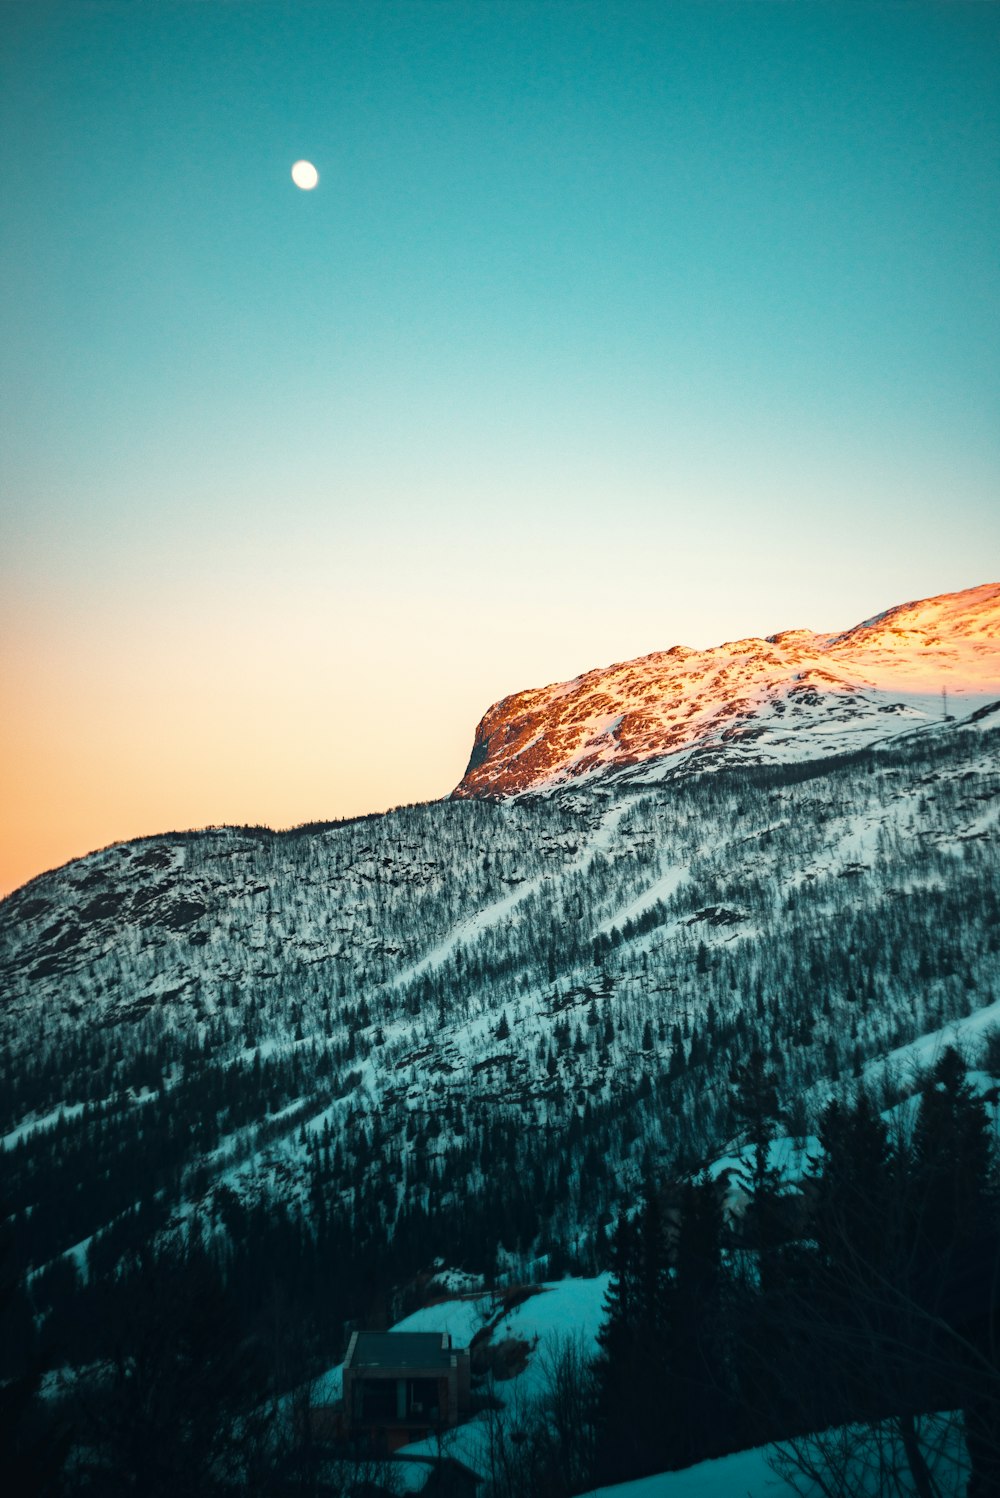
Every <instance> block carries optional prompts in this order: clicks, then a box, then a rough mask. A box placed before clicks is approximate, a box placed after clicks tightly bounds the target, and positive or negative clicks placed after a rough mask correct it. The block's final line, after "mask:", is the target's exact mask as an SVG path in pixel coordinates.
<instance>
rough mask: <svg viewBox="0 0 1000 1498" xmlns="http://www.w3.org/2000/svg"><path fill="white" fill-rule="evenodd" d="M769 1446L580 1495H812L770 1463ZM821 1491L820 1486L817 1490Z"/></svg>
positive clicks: (668, 1497) (628, 1497)
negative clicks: (768, 1463) (771, 1467)
mask: <svg viewBox="0 0 1000 1498" xmlns="http://www.w3.org/2000/svg"><path fill="white" fill-rule="evenodd" d="M770 1449H771V1448H770V1447H767V1446H763V1447H758V1448H757V1449H756V1450H753V1451H738V1452H736V1453H735V1455H733V1456H723V1457H719V1458H718V1459H717V1460H716V1461H713V1462H699V1464H698V1465H697V1466H696V1467H687V1468H685V1470H684V1471H681V1472H661V1473H659V1474H657V1475H656V1476H655V1477H640V1478H638V1479H637V1480H636V1481H635V1482H621V1483H616V1484H615V1485H614V1486H613V1487H605V1488H593V1489H590V1490H588V1492H587V1494H585V1495H581V1498H791V1495H792V1494H797V1495H799V1498H804V1495H806V1494H810V1498H811V1490H810V1489H809V1488H803V1487H792V1486H791V1485H790V1484H789V1483H787V1482H784V1481H783V1480H782V1478H780V1477H778V1476H777V1475H776V1474H775V1473H774V1472H772V1471H771V1469H770V1467H769V1466H768V1465H767V1457H768V1454H769V1452H770ZM815 1491H816V1492H818V1491H819V1490H818V1489H815Z"/></svg>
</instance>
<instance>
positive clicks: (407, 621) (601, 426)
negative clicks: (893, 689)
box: [0, 0, 1000, 892]
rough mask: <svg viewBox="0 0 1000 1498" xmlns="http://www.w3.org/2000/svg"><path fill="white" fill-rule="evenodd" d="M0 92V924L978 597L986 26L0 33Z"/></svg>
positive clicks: (994, 370) (146, 9) (586, 7)
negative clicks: (187, 846) (182, 850)
mask: <svg viewBox="0 0 1000 1498" xmlns="http://www.w3.org/2000/svg"><path fill="white" fill-rule="evenodd" d="M0 70H2V75H0V187H2V192H0V298H2V302H0V796H2V807H0V812H2V826H0V892H3V891H8V890H10V889H12V888H14V887H16V886H18V885H19V884H21V883H23V882H24V881H25V880H27V879H29V878H31V877H33V876H34V875H36V874H38V873H39V872H41V871H42V870H44V869H47V868H51V867H54V866H56V865H58V864H61V863H63V862H65V861H66V860H67V859H69V858H71V857H75V856H78V855H81V854H83V853H86V852H88V851H90V850H92V849H94V848H97V847H101V846H104V845H106V844H108V843H109V842H112V841H114V840H117V839H121V838H129V837H133V836H137V835H141V834H146V833H154V832H159V831H166V830H174V829H178V828H183V827H193V826H205V825H210V824H220V823H229V822H235V823H245V822H255V823H259V822H264V823H268V824H270V825H272V826H288V825H292V824H295V823H298V822H302V821H306V820H313V819H324V818H334V817H339V816H347V815H352V814H355V813H358V812H364V811H378V810H382V809H385V808H386V807H389V806H392V805H397V804H400V803H404V802H410V801H415V800H426V799H429V798H433V797H437V796H442V795H446V794H448V792H449V791H450V790H451V789H452V788H453V787H454V785H455V784H456V783H457V782H458V781H459V779H460V778H461V776H462V774H463V771H464V769H465V765H466V761H467V758H468V754H469V751H470V748H471V745H472V739H473V733H474V730H475V726H476V723H477V721H478V720H479V718H480V717H481V716H482V714H483V713H484V712H485V711H486V709H487V708H488V707H489V706H490V704H491V703H492V702H494V701H495V700H497V699H498V698H500V697H502V696H504V695H505V694H507V693H509V692H513V691H517V690H520V689H522V688H525V687H531V686H538V685H542V684H544V683H547V682H551V681H555V680H561V679H564V678H568V677H572V676H575V675H577V674H578V673H580V672H582V671H585V670H588V669H590V668H592V667H594V666H599V665H604V664H608V663H610V662H613V661H619V660H624V659H628V658H630V657H633V656H637V655H643V654H646V653H648V652H650V651H653V650H661V649H667V648H669V647H670V646H671V645H673V644H677V643H683V644H687V645H692V646H699V647H703V646H708V645H712V644H717V643H720V642H722V641H724V640H727V639H733V638H739V637H742V636H746V635H751V634H769V633H773V632H775V631H777V630H780V629H785V628H793V627H794V628H798V627H803V628H813V629H824V630H825V629H837V628H846V627H848V626H850V625H851V624H854V623H856V622H858V621H859V620H861V619H863V618H866V617H869V616H870V615H872V614H873V613H876V612H878V611H879V610H881V609H883V608H886V607H888V606H890V605H891V604H894V603H899V602H903V601H907V600H910V599H914V598H921V597H925V596H929V595H931V594H934V593H940V592H945V591H951V590H954V589H959V588H964V587H970V586H972V585H974V584H976V583H980V582H984V581H987V580H990V579H992V578H996V577H997V576H1000V504H998V479H1000V398H998V397H1000V274H998V264H1000V258H998V245H1000V6H997V5H994V4H989V3H971V4H963V3H961V0H950V3H939V4H923V3H919V0H907V3H898V4H877V3H871V4H869V3H865V0H842V3H839V4H825V3H822V0H779V3H773V4H772V3H768V0H742V3H738V4H722V3H714V0H697V3H689V4H681V3H671V0H652V3H644V0H621V3H616V0H597V3H593V4H592V3H589V0H538V3H527V0H407V3H398V0H367V3H366V0H352V3H324V4H310V3H308V0H296V3H294V4H291V3H290V4H275V3H269V0H243V3H239V0H188V3H182V4H181V3H178V4H175V3H168V0H153V3H150V4H144V5H141V6H140V5H136V4H134V3H131V0H129V3H124V0H123V3H114V0H108V3H97V0H93V3H91V0H72V3H62V4H50V3H46V0H13V3H11V0H8V3H7V4H5V5H3V6H0ZM299 158H306V159H308V160H311V161H312V162H314V163H315V165H316V167H317V169H318V171H319V173H320V181H319V185H318V187H317V188H316V189H315V190H314V191H312V192H302V191H299V190H298V189H297V188H296V187H295V186H294V184H293V183H292V180H291V176H290V170H291V166H292V164H293V162H295V161H296V160H297V159H299Z"/></svg>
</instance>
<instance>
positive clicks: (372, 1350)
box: [344, 1332, 453, 1369]
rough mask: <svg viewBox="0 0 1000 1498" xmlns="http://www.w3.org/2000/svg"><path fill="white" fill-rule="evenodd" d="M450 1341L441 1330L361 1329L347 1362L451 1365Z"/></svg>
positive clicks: (389, 1365) (355, 1365) (357, 1364)
mask: <svg viewBox="0 0 1000 1498" xmlns="http://www.w3.org/2000/svg"><path fill="white" fill-rule="evenodd" d="M449 1343H450V1339H449V1338H448V1337H447V1336H445V1335H444V1334H443V1333H441V1332H358V1333H357V1336H356V1338H355V1341H354V1345H353V1347H352V1348H351V1349H350V1352H349V1353H348V1356H347V1359H346V1360H345V1364H344V1366H345V1367H348V1366H350V1367H351V1368H421V1369H428V1368H431V1369H433V1368H440V1369H448V1368H450V1367H451V1360H452V1356H453V1353H452V1349H451V1346H450V1345H449Z"/></svg>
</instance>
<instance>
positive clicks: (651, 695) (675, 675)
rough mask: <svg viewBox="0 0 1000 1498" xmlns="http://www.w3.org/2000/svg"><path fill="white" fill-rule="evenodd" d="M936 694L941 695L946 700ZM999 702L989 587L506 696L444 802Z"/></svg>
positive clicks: (730, 758) (651, 775) (802, 751)
mask: <svg viewBox="0 0 1000 1498" xmlns="http://www.w3.org/2000/svg"><path fill="white" fill-rule="evenodd" d="M944 694H947V695H946V697H945V695H944ZM997 699H1000V583H985V584H983V585H981V586H980V587H976V588H968V589H966V590H965V591H964V592H961V593H944V594H941V595H940V596H939V597H936V598H927V599H924V600H922V601H921V602H918V603H904V604H900V605H898V606H897V607H895V608H891V609H888V610H886V612H885V613H882V614H878V615H876V616H875V618H873V619H866V620H865V621H864V622H863V623H861V624H858V625H856V626H855V627H854V628H853V629H849V630H846V631H844V632H842V633H839V634H814V633H812V632H811V631H810V630H807V629H792V630H786V631H784V632H783V633H781V634H777V635H770V636H768V638H767V639H746V640H733V641H730V642H728V643H727V644H725V645H719V646H717V647H716V648H715V649H713V650H688V649H687V648H686V647H684V646H682V645H675V646H674V648H673V649H672V650H667V651H662V652H659V653H658V654H655V655H647V656H643V657H641V658H640V659H638V660H634V661H626V662H624V663H623V664H620V665H615V666H608V667H606V668H603V669H598V670H594V671H588V672H587V673H586V674H585V675H583V676H578V677H577V678H576V679H575V680H574V681H569V682H562V683H558V684H556V685H554V686H548V687H541V688H538V689H537V690H534V691H526V692H518V693H516V694H515V695H514V696H512V697H506V698H504V699H503V701H501V702H498V703H496V704H495V706H493V707H491V708H490V710H489V712H488V713H487V714H486V715H485V717H484V718H483V720H482V722H481V723H480V724H479V727H478V729H477V730H476V738H475V744H474V746H473V750H472V756H471V758H470V761H469V768H468V769H467V771H466V773H465V777H464V779H463V780H462V782H461V784H460V785H459V786H458V788H457V790H456V791H455V795H456V796H462V797H465V796H510V795H517V794H519V793H521V792H525V791H531V792H539V791H548V790H551V789H554V788H555V787H557V786H559V785H563V784H565V783H566V782H568V781H578V780H580V779H581V778H592V777H599V778H602V779H609V778H619V777H625V778H628V779H632V780H641V781H649V780H657V779H661V778H663V777H664V776H666V775H671V774H675V773H677V772H678V771H679V770H682V769H684V770H688V771H690V770H694V769H704V768H708V767H709V766H711V765H713V764H716V763H719V762H724V763H730V764H780V763H784V762H788V761H794V760H806V759H809V760H815V759H820V758H823V757H825V756H827V755H840V754H845V753H850V752H852V751H854V750H857V749H861V748H864V747H867V746H868V745H870V744H873V743H876V742H878V741H880V740H884V739H888V738H891V737H895V736H897V735H900V734H903V733H906V732H912V731H914V730H920V729H923V728H927V727H929V726H933V725H935V724H939V723H940V722H941V721H942V719H943V718H944V717H945V716H946V715H947V714H950V715H953V716H954V717H956V718H959V719H968V718H969V717H970V716H971V715H973V714H974V713H977V712H978V711H980V710H981V709H984V708H986V707H988V706H989V705H990V704H991V703H996V702H997Z"/></svg>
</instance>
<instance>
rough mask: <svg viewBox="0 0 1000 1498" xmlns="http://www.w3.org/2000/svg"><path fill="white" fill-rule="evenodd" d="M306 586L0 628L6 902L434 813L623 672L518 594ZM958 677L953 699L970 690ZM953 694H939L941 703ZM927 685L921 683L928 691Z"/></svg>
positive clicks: (617, 636)
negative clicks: (85, 861)
mask: <svg viewBox="0 0 1000 1498" xmlns="http://www.w3.org/2000/svg"><path fill="white" fill-rule="evenodd" d="M300 581H301V586H300V587H299V588H298V589H297V590H294V589H292V588H290V587H289V586H288V585H287V584H286V585H281V586H279V585H278V584H277V583H276V584H275V586H274V588H273V589H272V590H271V592H270V594H268V593H267V590H266V589H264V588H261V587H259V586H258V587H257V588H255V589H249V588H247V587H246V586H244V585H243V584H242V583H240V584H239V585H237V584H235V583H230V584H229V585H226V586H223V585H221V584H220V585H219V586H218V587H216V589H215V590H214V591H213V590H211V589H206V590H205V592H204V594H203V595H201V596H200V597H199V592H198V589H197V588H195V589H191V588H190V587H189V590H188V599H189V604H188V608H187V609H186V611H184V612H183V613H182V614H179V613H178V610H177V608H176V605H175V602H174V599H173V596H172V594H171V593H170V592H169V591H168V590H166V589H164V588H162V587H160V588H156V587H148V588H147V589H146V590H145V592H143V590H142V588H141V587H140V586H139V585H138V584H137V583H134V582H133V583H131V584H130V585H129V586H128V587H127V588H123V587H122V586H119V587H118V588H117V590H115V591H113V592H109V594H107V595H101V596H100V597H94V598H91V599H86V600H85V599H84V598H82V597H80V598H77V600H76V604H75V606H72V604H73V600H72V598H67V597H64V598H63V599H62V605H63V607H62V612H61V613H60V612H58V611H57V610H56V608H54V607H53V608H52V609H51V610H49V611H45V612H39V611H38V610H37V609H35V610H32V609H31V608H30V607H29V606H25V607H24V608H23V609H22V610H21V612H20V614H19V615H18V616H17V617H16V618H14V617H13V616H12V617H10V618H9V619H8V620H6V621H5V622H4V627H3V630H2V639H3V649H4V670H3V694H4V700H5V702H6V703H8V704H12V705H13V707H14V710H8V711H6V712H5V713H4V714H3V730H2V738H0V783H2V785H3V787H4V789H5V801H6V812H5V818H4V820H5V827H4V836H3V840H2V862H0V892H2V893H4V894H6V893H9V892H10V891H11V890H13V889H15V888H17V887H18V886H20V885H21V884H23V883H25V882H27V881H28V880H29V879H31V878H33V877H34V876H35V875H37V874H40V873H42V872H44V871H45V870H47V869H51V868H54V867H56V866H58V865H60V864H62V863H64V862H66V861H68V860H70V859H72V858H76V857H79V856H82V855H84V854H86V853H88V852H91V851H93V850H94V849H96V848H99V847H104V846H106V845H107V844H109V843H111V842H115V841H120V840H127V839H130V838H134V837H139V836H144V835H150V834H155V833H158V832H165V831H178V830H183V829H187V828H193V827H203V826H209V825H219V824H224V823H230V824H238V823H264V824H267V825H270V826H272V827H275V828H279V827H287V826H294V825H296V824H298V823H301V822H307V821H318V820H327V819H330V820H332V819H335V818H337V817H343V816H352V815H357V814H361V813H366V812H377V811H383V810H385V809H387V808H388V807H389V806H392V805H399V804H402V803H405V802H409V801H421V800H429V799H434V798H436V797H440V796H446V795H448V794H449V793H450V791H451V790H453V789H454V787H455V786H456V785H457V784H458V782H459V780H460V779H461V777H462V775H463V773H464V770H465V766H466V762H467V758H468V754H469V751H470V748H471V746H472V740H473V734H474V730H475V727H476V724H477V722H478V721H479V718H480V717H481V716H482V715H483V713H484V712H485V711H486V709H487V708H488V707H489V706H490V705H491V703H492V702H494V701H495V700H496V699H497V698H499V697H501V696H504V695H506V694H507V693H509V692H511V691H516V690H520V689H523V688H526V687H532V686H538V685H541V684H543V683H544V682H546V681H553V680H561V679H566V678H567V677H570V676H572V675H574V674H575V672H574V669H573V668H574V667H577V668H578V669H580V668H582V669H590V668H591V667H593V666H595V665H602V664H607V663H608V661H609V659H614V658H615V657H616V656H617V659H619V660H623V659H628V658H629V656H630V655H634V654H635V653H636V652H634V651H632V652H629V651H628V650H627V649H625V650H622V649H618V650H617V651H616V650H615V646H616V645H618V646H620V645H621V644H623V643H626V642H628V640H629V633H628V632H627V631H623V630H622V629H620V628H618V629H616V628H615V627H614V623H613V621H612V620H611V619H610V618H609V617H608V616H606V615H605V614H603V613H597V614H596V615H595V616H594V617H593V618H591V619H590V620H589V621H588V623H589V627H588V628H586V629H584V628H582V627H581V617H580V615H579V613H576V614H574V613H573V612H572V611H571V610H570V609H569V608H568V606H567V603H568V601H567V600H566V599H565V596H564V597H563V599H562V607H565V617H564V619H563V618H562V612H561V605H560V598H559V595H558V594H556V595H554V596H550V597H549V598H548V600H547V601H548V603H549V606H550V612H548V613H546V612H545V611H544V610H543V609H541V608H540V607H539V605H538V602H537V599H535V600H534V601H533V606H531V605H532V600H529V598H528V597H527V596H526V595H527V593H528V591H529V589H527V588H525V589H524V591H523V593H522V594H521V596H519V595H518V591H517V590H516V589H515V588H514V586H513V584H512V585H511V587H510V595H509V603H510V609H509V612H506V613H505V612H504V611H503V610H500V609H493V610H492V611H491V610H490V609H483V608H482V607H481V606H480V607H478V608H477V603H476V601H475V599H474V598H473V596H472V594H473V593H474V591H475V579H474V578H473V579H471V580H470V581H469V582H467V583H466V584H463V585H462V586H463V589H464V591H463V592H461V593H460V594H456V591H455V588H454V587H453V589H452V592H451V594H450V595H449V594H448V593H447V592H446V591H444V590H443V589H442V591H440V592H439V593H435V591H434V590H433V589H427V591H426V592H424V591H417V592H415V591H414V589H413V587H412V586H410V587H409V588H406V587H404V586H403V585H402V579H401V578H396V579H394V580H393V581H392V584H391V586H389V587H388V588H385V589H383V590H382V591H381V592H377V591H376V592H372V593H370V594H368V595H365V594H364V593H363V592H362V590H361V587H362V585H361V584H356V585H355V586H353V587H347V586H344V587H343V588H342V590H341V592H340V594H339V596H336V597H332V596H331V590H330V588H329V586H328V585H327V583H326V580H325V578H317V577H316V576H315V575H313V576H312V577H311V578H310V576H309V575H308V574H305V575H303V577H302V579H301V580H300ZM530 591H531V592H532V593H534V591H535V590H534V587H533V586H532V587H531V589H530ZM102 600H103V601H102ZM85 602H86V604H87V605H88V606H84V604H85ZM710 602H712V603H714V602H715V601H714V600H710ZM748 602H749V600H747V599H745V598H744V599H741V600H737V601H736V603H735V604H734V605H733V607H732V608H731V609H730V610H729V612H728V613H726V611H724V610H720V617H721V619H722V622H723V625H725V622H726V621H727V619H728V618H730V617H731V616H732V614H733V613H734V612H735V610H736V608H737V607H741V608H743V609H744V610H745V613H744V621H746V620H747V616H748V615H749V617H750V619H751V620H752V614H751V612H750V609H749V607H748ZM693 604H694V599H693V598H692V597H690V596H689V597H685V596H684V595H678V598H677V599H676V600H675V601H674V610H673V613H674V615H675V616H676V615H677V614H678V613H679V612H680V611H681V610H683V611H684V612H685V613H686V614H687V615H688V617H689V618H691V619H692V620H694V619H697V620H698V622H699V623H700V624H701V626H702V628H703V629H706V628H708V627H710V625H709V623H708V619H709V615H708V612H707V611H705V610H703V612H702V613H701V614H700V615H699V614H698V612H697V610H696V609H695V608H694V606H693ZM796 605H798V607H802V603H801V600H795V599H794V598H793V599H791V600H789V602H788V603H787V604H786V605H784V607H786V608H787V609H788V611H789V612H791V611H792V610H793V609H796ZM659 612H660V608H659V606H658V604H657V600H656V599H655V597H654V598H652V600H651V602H650V605H649V608H648V610H647V612H646V613H645V614H643V613H642V612H641V611H637V612H636V613H635V614H633V615H632V616H629V617H628V619H627V623H628V630H629V631H634V632H635V633H639V631H640V630H641V632H642V633H644V634H646V635H647V638H648V637H653V638H651V639H650V643H651V644H652V645H654V646H661V647H662V646H665V645H669V644H670V643H671V635H672V636H673V637H674V639H676V638H677V636H678V635H681V634H682V627H681V626H679V625H678V623H677V620H676V617H674V618H673V620H672V622H671V621H670V617H669V616H670V611H669V610H668V609H667V608H663V614H664V616H666V617H667V618H668V622H667V623H666V625H664V624H663V623H662V622H658V621H657V619H656V615H657V614H658V613H659ZM802 612H803V613H804V612H805V611H804V608H803V609H802ZM800 617H802V614H800ZM758 619H759V606H758ZM456 620H459V621H464V627H459V625H458V624H456ZM754 622H755V621H754ZM760 622H761V623H762V624H764V625H765V626H766V624H767V623H768V622H769V621H767V620H766V619H765V620H763V621H760ZM843 622H844V623H846V622H847V621H846V620H845V621H843ZM654 631H655V634H654ZM769 632H772V631H769ZM683 633H687V631H686V630H684V631H683ZM719 633H720V634H722V633H724V630H720V631H719ZM664 634H666V636H667V638H666V640H664V638H663V637H664ZM730 634H731V637H732V636H733V635H735V634H736V632H735V631H731V632H730ZM656 636H658V637H659V638H656ZM689 638H690V636H689ZM609 646H610V648H609ZM967 664H968V665H969V667H970V670H969V672H968V673H967V674H968V675H969V682H968V683H967V685H968V686H969V688H970V689H972V688H978V687H981V685H982V683H981V682H980V681H979V680H978V679H976V678H977V672H976V670H974V669H972V666H973V660H972V658H971V657H970V658H969V660H968V661H967ZM983 667H984V670H985V669H986V667H987V663H986V661H985V660H984V662H983ZM901 668H902V674H901ZM910 669H911V668H910V665H909V662H905V661H904V662H896V663H894V665H893V666H892V667H891V668H889V672H888V674H889V676H890V677H892V678H893V679H894V683H895V687H896V689H897V690H904V689H909V690H910V691H913V690H919V687H920V682H919V677H920V675H921V667H920V666H919V665H917V666H914V667H913V668H912V670H913V677H912V678H911V679H909V680H906V679H905V678H906V676H907V673H908V672H909V671H910ZM989 669H990V670H994V671H995V662H994V663H993V664H992V665H990V667H989ZM873 674H876V675H879V676H881V675H882V674H883V673H882V672H881V671H878V672H875V673H873ZM886 684H887V685H888V681H887V682H886ZM962 684H963V682H962V678H961V675H959V676H955V675H952V674H949V675H948V678H947V685H948V689H949V691H950V692H951V691H954V690H956V689H958V690H960V689H961V687H962ZM941 685H942V679H941V674H940V670H939V669H935V668H932V670H931V674H930V676H929V677H928V680H927V682H926V687H927V689H928V690H929V691H930V692H932V693H937V692H939V691H940V688H941Z"/></svg>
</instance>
